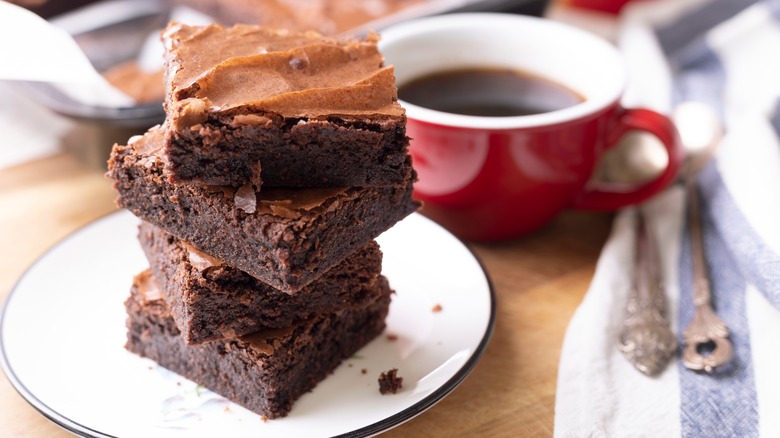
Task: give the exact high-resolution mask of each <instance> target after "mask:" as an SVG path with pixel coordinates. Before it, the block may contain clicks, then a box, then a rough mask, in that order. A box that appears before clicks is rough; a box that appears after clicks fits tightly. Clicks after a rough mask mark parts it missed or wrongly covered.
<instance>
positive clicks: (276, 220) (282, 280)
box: [108, 127, 419, 293]
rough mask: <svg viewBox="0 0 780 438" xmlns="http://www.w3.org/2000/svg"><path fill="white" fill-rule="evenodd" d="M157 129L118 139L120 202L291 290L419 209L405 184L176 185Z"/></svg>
mask: <svg viewBox="0 0 780 438" xmlns="http://www.w3.org/2000/svg"><path fill="white" fill-rule="evenodd" d="M161 149H162V130H161V129H160V127H156V128H152V129H151V130H150V131H148V132H147V133H146V135H144V136H142V137H140V136H139V137H134V138H133V139H131V141H130V142H129V144H128V145H127V146H119V145H115V146H114V149H113V151H112V154H111V159H110V160H109V171H108V175H109V176H110V177H112V178H113V179H114V180H115V185H114V186H115V187H116V189H117V190H118V191H119V198H118V200H117V203H118V204H119V205H120V206H122V207H125V208H127V209H128V210H130V211H131V212H132V213H134V214H135V215H136V216H138V217H140V218H141V219H144V220H146V221H148V222H151V223H153V224H154V225H157V226H159V227H160V228H162V229H164V230H165V231H167V232H169V233H171V234H173V235H175V236H176V237H179V238H180V239H184V240H186V241H188V242H190V243H191V244H193V245H194V246H195V247H197V248H198V249H200V250H202V251H204V252H205V253H207V254H210V255H212V256H214V257H217V258H219V259H220V260H223V261H224V262H226V263H227V264H229V265H231V266H233V267H236V268H238V269H241V270H242V271H244V272H247V273H248V274H250V275H252V276H253V277H255V278H257V279H259V280H261V281H263V282H265V283H267V284H269V285H271V286H273V287H275V288H277V289H280V290H282V291H284V292H287V293H294V292H296V291H299V290H300V289H301V288H303V287H305V286H306V285H307V284H309V283H310V282H312V281H314V280H315V279H316V278H318V277H319V276H321V275H322V274H324V273H325V272H326V271H328V270H329V269H330V268H332V267H333V266H335V265H336V264H338V263H339V262H341V261H342V260H344V259H345V258H346V257H347V256H349V255H350V254H352V253H354V252H355V251H357V250H358V249H359V248H361V247H363V246H364V245H366V244H367V243H368V242H370V241H372V240H373V239H375V238H376V237H377V236H378V235H379V234H381V233H382V232H384V231H385V230H387V229H388V228H390V227H391V226H393V225H394V224H395V223H396V222H398V221H399V220H401V219H403V218H404V217H405V216H407V215H409V214H411V213H412V212H413V211H415V210H416V209H417V207H418V206H419V203H417V202H416V201H414V200H413V199H412V181H411V180H410V181H409V182H408V185H407V186H406V187H371V188H361V187H350V188H343V189H339V188H332V189H288V190H285V189H271V190H265V189H264V190H262V191H260V192H255V191H254V189H253V188H252V187H251V186H244V187H242V188H239V189H237V190H236V189H232V188H228V187H201V186H196V185H184V184H173V183H171V182H170V181H169V180H168V177H167V172H166V170H165V157H164V156H162V152H161Z"/></svg>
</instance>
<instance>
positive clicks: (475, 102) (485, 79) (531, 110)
mask: <svg viewBox="0 0 780 438" xmlns="http://www.w3.org/2000/svg"><path fill="white" fill-rule="evenodd" d="M398 97H399V98H400V99H401V100H403V101H406V102H409V103H412V104H414V105H417V106H421V107H425V108H429V109H432V110H436V111H443V112H447V113H452V114H463V115H468V116H482V117H513V116H525V115H532V114H541V113H546V112H550V111H557V110H561V109H564V108H568V107H570V106H573V105H576V104H578V103H580V102H582V101H583V98H582V97H581V96H580V95H578V94H577V93H575V92H574V91H572V90H569V89H568V88H566V87H564V86H563V85H559V84H556V83H554V82H552V81H550V80H547V79H544V78H541V77H539V76H535V75H532V74H529V73H525V72H522V71H517V70H512V69H497V68H496V69H494V68H469V69H460V70H450V71H443V72H437V73H434V74H430V75H427V76H423V77H420V78H417V79H415V80H412V81H410V82H408V83H406V84H403V85H401V86H400V87H399V89H398Z"/></svg>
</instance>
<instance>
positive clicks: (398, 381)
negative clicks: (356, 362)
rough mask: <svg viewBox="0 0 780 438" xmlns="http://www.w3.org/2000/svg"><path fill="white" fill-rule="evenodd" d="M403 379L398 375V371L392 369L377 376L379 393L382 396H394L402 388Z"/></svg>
mask: <svg viewBox="0 0 780 438" xmlns="http://www.w3.org/2000/svg"><path fill="white" fill-rule="evenodd" d="M403 383H404V378H403V377H401V376H399V375H398V369H396V368H393V369H391V370H388V371H383V372H382V373H381V374H379V392H381V393H382V395H385V394H395V393H397V392H398V391H400V390H401V388H403V386H404V385H403Z"/></svg>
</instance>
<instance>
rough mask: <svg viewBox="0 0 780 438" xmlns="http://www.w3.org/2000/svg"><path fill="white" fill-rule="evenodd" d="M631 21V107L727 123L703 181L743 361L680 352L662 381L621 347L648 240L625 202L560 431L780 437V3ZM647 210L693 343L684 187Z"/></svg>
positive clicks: (628, 16) (627, 45)
mask: <svg viewBox="0 0 780 438" xmlns="http://www.w3.org/2000/svg"><path fill="white" fill-rule="evenodd" d="M620 24H621V26H620V31H619V36H618V43H619V45H620V48H621V50H622V52H623V53H624V54H625V59H626V62H627V64H628V66H629V76H630V81H631V82H630V84H629V89H628V90H627V93H626V95H625V104H626V105H627V106H647V107H651V108H653V109H656V110H658V111H661V112H666V113H669V112H670V111H671V110H672V108H674V106H675V105H677V104H679V103H680V102H684V101H691V100H692V101H698V102H702V103H705V104H707V105H709V106H710V107H711V108H712V109H713V110H714V111H716V112H717V113H718V114H719V115H720V116H721V119H722V121H723V124H724V127H725V137H724V138H723V140H722V142H721V143H720V145H719V149H718V152H717V154H716V156H715V158H714V159H713V161H711V162H710V163H709V164H708V165H707V166H706V167H705V168H704V169H703V170H702V172H701V173H700V174H699V177H698V187H699V193H700V195H701V196H700V199H701V209H702V215H703V218H702V221H703V229H704V245H705V253H706V255H707V264H708V269H709V273H710V281H711V289H712V294H713V303H714V307H715V308H716V311H717V313H718V315H719V316H720V317H721V319H723V320H724V321H725V323H726V324H727V325H728V327H729V329H730V333H731V335H730V339H731V341H732V343H733V346H734V358H733V359H732V361H731V362H729V363H728V364H727V365H725V366H723V367H722V368H719V369H717V370H715V371H714V372H713V373H711V374H705V373H696V372H693V371H690V370H687V369H686V368H685V367H684V366H683V365H682V363H681V361H680V355H679V353H678V354H677V356H676V357H675V358H674V359H673V360H672V361H671V363H670V364H669V365H668V367H667V368H666V369H665V371H664V372H663V373H661V374H660V375H659V376H656V377H653V378H651V377H647V376H645V375H643V374H641V373H640V372H639V371H637V370H636V369H634V367H633V366H632V365H631V364H629V363H628V361H627V360H626V359H625V357H624V356H623V354H622V353H621V352H620V351H619V350H618V339H619V333H620V331H621V324H622V320H623V317H624V312H625V304H626V300H627V296H628V291H629V288H630V285H631V276H632V273H633V268H632V266H633V257H634V245H635V234H636V223H635V221H636V209H627V210H625V211H623V212H621V213H620V214H619V215H618V216H617V218H616V219H615V222H614V225H613V230H612V233H611V235H610V237H609V240H608V242H607V244H606V245H605V247H604V250H603V252H602V255H601V257H600V259H599V262H598V266H597V270H596V274H595V276H594V279H593V282H592V284H591V286H590V288H589V290H588V292H587V294H586V296H585V298H584V300H583V302H582V304H581V305H580V307H579V308H578V309H577V311H576V312H575V314H574V316H573V318H572V320H571V322H570V325H569V327H568V330H567V333H566V336H565V339H564V343H563V349H562V354H561V361H560V368H559V373H558V387H557V395H556V407H555V436H557V437H602V436H603V437H674V436H685V437H718V436H728V437H758V436H761V437H780V372H778V371H779V370H780V140H779V138H780V137H779V136H780V108H779V106H778V102H779V100H778V97H780V1H778V0H763V1H756V0H656V1H646V2H636V3H634V4H631V5H630V6H629V7H628V8H627V9H626V10H624V12H623V13H622V15H621V17H620ZM681 129H684V127H681ZM640 208H643V211H644V214H646V215H647V217H648V223H649V227H650V230H651V234H652V235H653V237H654V238H655V239H656V241H657V242H658V244H659V246H660V252H661V260H662V264H663V269H662V273H663V277H664V282H665V286H666V293H667V300H668V306H667V317H668V318H669V320H670V321H671V325H672V329H673V331H674V332H675V333H676V334H677V335H678V341H679V343H680V345H683V337H682V331H683V330H684V329H685V327H686V326H687V325H688V323H689V321H690V319H691V317H692V315H693V308H694V306H693V303H692V265H691V250H690V236H689V231H688V229H687V220H686V208H687V204H686V199H685V194H684V190H683V189H682V187H681V186H675V187H672V188H670V189H669V190H667V191H666V192H665V193H664V194H662V195H660V196H658V197H657V198H656V199H653V200H652V201H650V202H648V203H646V204H645V205H643V206H641V207H640Z"/></svg>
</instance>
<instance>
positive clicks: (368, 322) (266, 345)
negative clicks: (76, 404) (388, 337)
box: [125, 270, 392, 418]
mask: <svg viewBox="0 0 780 438" xmlns="http://www.w3.org/2000/svg"><path fill="white" fill-rule="evenodd" d="M381 280H382V281H380V282H379V286H378V287H380V288H381V289H382V292H383V293H382V295H381V297H380V298H378V299H377V300H374V301H372V302H370V303H367V305H366V306H365V307H362V308H353V309H346V310H343V311H339V312H336V313H333V314H330V315H327V316H322V317H317V318H312V319H310V320H308V321H306V322H304V323H301V324H298V325H296V326H292V327H288V328H283V329H273V330H267V331H261V332H257V333H254V334H252V335H247V336H243V337H240V338H235V339H230V340H221V341H214V342H211V343H208V344H203V345H186V344H185V343H184V341H183V340H182V338H181V336H180V333H179V330H178V329H177V328H176V324H175V323H174V320H173V318H172V317H171V314H170V312H169V311H168V307H167V305H166V304H165V301H164V300H163V299H162V294H161V293H160V290H159V288H158V287H157V285H156V283H155V280H154V277H153V276H152V275H151V272H150V271H149V270H147V271H144V272H142V273H141V274H139V275H138V276H136V277H135V279H134V281H133V287H132V289H131V292H130V297H129V298H128V299H127V301H125V307H126V308H127V313H128V320H127V328H128V334H127V344H126V345H125V348H127V349H128V350H129V351H131V352H133V353H136V354H138V355H140V356H143V357H147V358H149V359H152V360H154V361H155V362H157V363H158V364H160V365H161V366H163V367H165V368H168V369H169V370H171V371H174V372H176V373H178V374H180V375H182V376H183V377H186V378H188V379H190V380H192V381H194V382H196V383H198V384H201V385H203V386H205V387H206V388H209V389H210V390H212V391H214V392H216V393H218V394H220V395H222V396H223V397H225V398H227V399H229V400H231V401H233V402H234V403H237V404H240V405H242V406H244V407H246V408H247V409H249V410H251V411H253V412H256V413H257V414H259V415H263V416H266V417H267V418H277V417H283V416H286V415H287V414H288V413H289V412H290V410H291V409H292V405H293V402H294V401H295V400H296V399H298V397H300V396H301V395H303V394H304V393H306V392H308V391H310V390H311V389H312V388H314V386H316V385H317V383H319V382H320V381H321V380H323V379H324V378H325V377H326V376H327V375H328V374H330V373H331V372H332V371H333V370H334V369H335V368H336V367H337V366H338V365H339V363H341V361H342V360H344V359H346V358H348V357H350V356H351V355H352V354H354V353H355V352H356V351H357V350H358V349H360V348H361V347H363V346H364V345H365V344H366V343H368V342H369V341H370V340H372V339H373V338H375V337H376V336H378V335H379V334H380V333H381V332H382V330H384V327H385V317H386V316H387V312H388V309H389V306H390V295H391V293H392V291H391V289H390V287H389V285H388V283H387V279H385V278H384V277H381Z"/></svg>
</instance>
